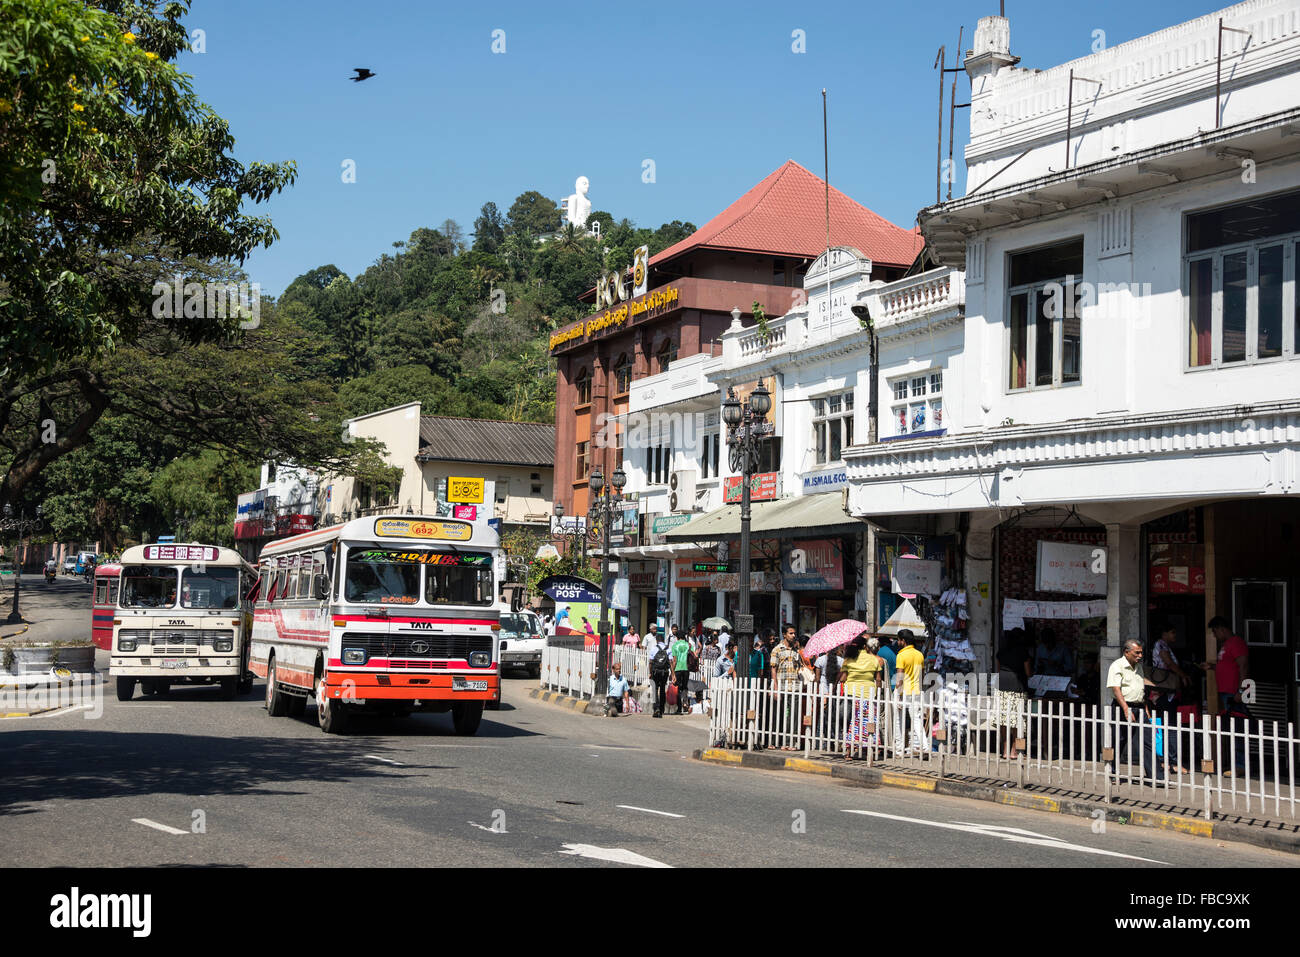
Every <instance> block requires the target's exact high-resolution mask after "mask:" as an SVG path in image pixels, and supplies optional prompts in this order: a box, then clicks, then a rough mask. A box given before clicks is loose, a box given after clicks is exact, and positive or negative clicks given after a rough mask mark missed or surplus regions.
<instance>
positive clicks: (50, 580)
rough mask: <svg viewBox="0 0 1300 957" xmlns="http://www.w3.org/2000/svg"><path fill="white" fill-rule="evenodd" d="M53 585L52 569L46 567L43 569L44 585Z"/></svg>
mask: <svg viewBox="0 0 1300 957" xmlns="http://www.w3.org/2000/svg"><path fill="white" fill-rule="evenodd" d="M53 583H54V569H53V568H50V567H48V566H47V567H46V569H45V584H47V585H51V584H53Z"/></svg>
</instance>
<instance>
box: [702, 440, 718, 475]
mask: <svg viewBox="0 0 1300 957" xmlns="http://www.w3.org/2000/svg"><path fill="white" fill-rule="evenodd" d="M721 448H722V436H721V435H720V434H719V433H717V432H706V433H704V442H703V445H702V447H701V449H700V478H702V479H708V478H717V477H718V465H719V463H720V461H721V456H722V453H721Z"/></svg>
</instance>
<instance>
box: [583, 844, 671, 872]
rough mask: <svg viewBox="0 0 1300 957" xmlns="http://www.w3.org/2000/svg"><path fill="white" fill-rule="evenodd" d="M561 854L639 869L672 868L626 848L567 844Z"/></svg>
mask: <svg viewBox="0 0 1300 957" xmlns="http://www.w3.org/2000/svg"><path fill="white" fill-rule="evenodd" d="M560 853H561V854H569V855H572V856H573V857H589V858H591V859H592V860H596V861H613V862H614V863H615V864H634V865H636V866H637V867H672V865H671V864H665V863H664V862H663V861H656V860H655V859H654V858H652V857H643V856H641V855H640V854H638V853H636V852H635V851H629V850H628V849H627V848H624V847H597V846H596V845H594V844H565V845H564V850H562V851H560Z"/></svg>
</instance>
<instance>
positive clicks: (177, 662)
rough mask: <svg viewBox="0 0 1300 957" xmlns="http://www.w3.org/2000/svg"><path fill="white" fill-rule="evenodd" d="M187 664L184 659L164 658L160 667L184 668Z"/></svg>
mask: <svg viewBox="0 0 1300 957" xmlns="http://www.w3.org/2000/svg"><path fill="white" fill-rule="evenodd" d="M188 664H189V662H188V661H186V660H185V659H184V658H164V659H163V663H162V666H163V667H164V668H184V667H186V666H187V665H188Z"/></svg>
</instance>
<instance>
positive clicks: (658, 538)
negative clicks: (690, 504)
mask: <svg viewBox="0 0 1300 957" xmlns="http://www.w3.org/2000/svg"><path fill="white" fill-rule="evenodd" d="M694 517H695V516H694V515H692V514H690V513H689V512H688V513H684V514H681V515H658V516H656V517H655V518H654V520H653V521H651V522H650V541H649V543H648V544H650V545H663V544H664V533H665V532H668V531H671V530H672V529H674V528H677V527H678V526H679V525H685V524H686V523H687V522H689V521H690V520H691V519H692V518H694Z"/></svg>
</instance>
